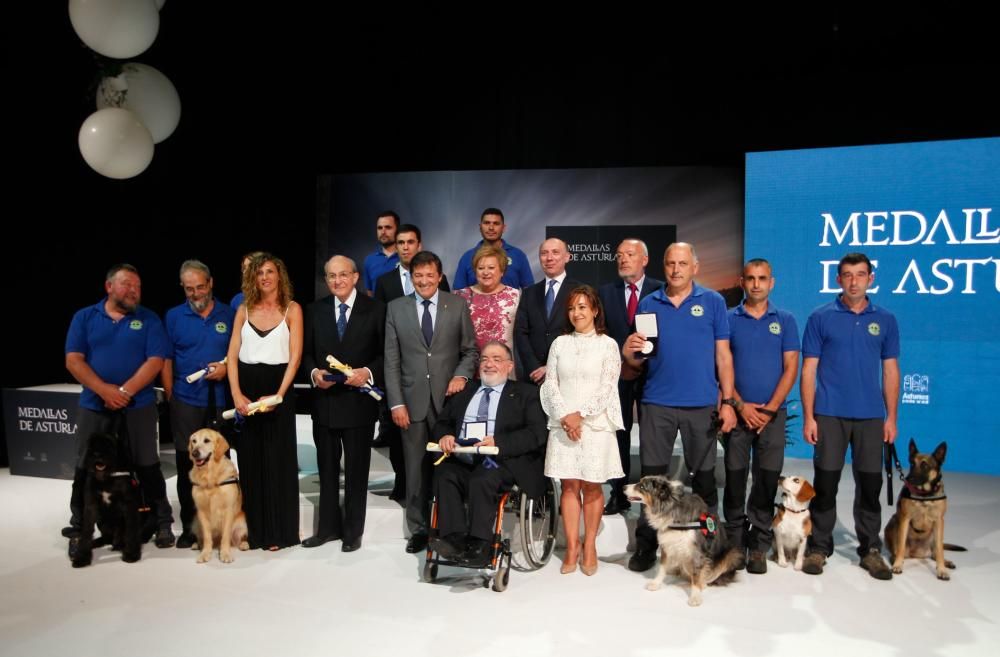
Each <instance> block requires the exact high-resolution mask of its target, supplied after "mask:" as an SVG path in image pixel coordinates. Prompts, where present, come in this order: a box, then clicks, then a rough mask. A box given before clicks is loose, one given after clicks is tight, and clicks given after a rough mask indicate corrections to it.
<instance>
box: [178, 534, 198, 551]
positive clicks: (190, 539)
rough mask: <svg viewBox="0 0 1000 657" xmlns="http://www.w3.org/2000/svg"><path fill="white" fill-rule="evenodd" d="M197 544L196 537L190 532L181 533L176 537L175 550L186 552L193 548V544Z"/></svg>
mask: <svg viewBox="0 0 1000 657" xmlns="http://www.w3.org/2000/svg"><path fill="white" fill-rule="evenodd" d="M197 542H198V537H197V536H195V535H194V534H192V533H191V532H190V531H185V532H181V535H180V536H178V537H177V549H179V550H187V549H189V548H192V547H194V545H195V543H197Z"/></svg>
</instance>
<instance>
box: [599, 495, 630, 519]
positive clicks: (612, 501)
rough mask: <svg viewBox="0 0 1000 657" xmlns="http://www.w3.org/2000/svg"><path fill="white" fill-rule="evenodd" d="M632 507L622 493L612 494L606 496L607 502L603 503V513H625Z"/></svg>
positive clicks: (607, 514)
mask: <svg viewBox="0 0 1000 657" xmlns="http://www.w3.org/2000/svg"><path fill="white" fill-rule="evenodd" d="M631 508H632V503H631V502H629V501H628V498H627V497H625V496H624V495H612V496H611V497H609V498H608V503H607V504H605V505H604V515H606V516H613V515H617V514H619V513H625V512H627V511H628V510H629V509H631Z"/></svg>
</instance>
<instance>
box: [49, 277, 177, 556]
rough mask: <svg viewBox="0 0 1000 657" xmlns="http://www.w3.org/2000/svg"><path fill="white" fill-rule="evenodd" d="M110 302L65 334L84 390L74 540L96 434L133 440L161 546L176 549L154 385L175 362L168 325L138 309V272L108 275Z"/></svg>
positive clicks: (86, 312)
mask: <svg viewBox="0 0 1000 657" xmlns="http://www.w3.org/2000/svg"><path fill="white" fill-rule="evenodd" d="M104 289H105V291H106V292H107V298H106V299H101V300H100V301H98V302H97V303H96V304H94V305H93V306H88V307H86V308H83V309H82V310H79V311H78V312H77V313H76V314H75V315H73V321H72V322H71V323H70V326H69V332H68V333H67V335H66V369H67V370H69V373H70V374H72V375H73V378H74V379H76V380H77V381H79V382H80V384H81V385H82V386H83V393H81V395H80V409H79V410H78V411H77V430H76V436H77V445H78V454H79V458H78V460H77V464H76V472H75V474H74V477H73V492H72V496H71V498H70V512H71V514H72V515H71V517H70V525H69V527H66V528H64V529H63V535H64V536H67V537H69V538H72V537H73V536H77V535H79V532H80V525H81V521H82V515H83V488H84V482H85V479H86V471H85V470H84V468H83V456H84V451H85V448H86V444H87V438H88V437H89V436H90V435H91V434H92V433H95V432H100V433H114V434H117V435H118V436H119V437H122V436H126V435H127V436H128V443H129V446H130V448H131V458H132V465H133V466H134V468H135V470H136V474H137V475H138V477H139V481H140V483H141V484H142V490H143V494H144V496H145V498H146V502H147V503H148V504H150V506H151V507H152V509H153V512H154V514H155V517H156V524H157V527H158V530H157V532H156V546H157V547H161V548H167V547H170V546H172V545H173V544H174V535H173V533H172V532H171V530H170V525H171V523H172V522H173V518H172V517H171V510H170V502H168V501H167V485H166V482H165V481H164V480H163V472H162V471H161V470H160V460H159V454H158V453H157V449H156V447H157V445H156V419H157V416H156V403H155V402H156V399H155V395H154V393H153V381H154V380H155V379H156V377H157V376H158V375H159V373H160V370H161V369H163V361H164V359H165V358H167V357H169V356H170V343H169V342H167V335H166V333H165V332H164V330H163V323H162V322H160V318H159V317H157V316H156V314H154V313H153V312H152V311H151V310H149V309H147V308H143V307H142V306H140V305H139V300H140V298H141V291H142V283H141V281H140V280H139V272H138V271H137V270H136V268H135V267H133V266H132V265H127V264H119V265H115V266H114V267H112V268H111V269H109V270H108V273H107V276H106V278H105V281H104Z"/></svg>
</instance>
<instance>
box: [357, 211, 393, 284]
mask: <svg viewBox="0 0 1000 657" xmlns="http://www.w3.org/2000/svg"><path fill="white" fill-rule="evenodd" d="M398 228H399V215H398V214H396V213H395V212H393V211H392V210H386V211H385V212H383V213H381V214H380V215H379V216H378V217H376V219H375V239H376V240H378V244H377V245H376V246H375V252H374V253H371V254H369V255H368V257H366V258H365V261H364V262H363V263H362V267H363V268H364V272H365V294H367V295H368V296H370V297H371V296H374V295H375V285H376V282H377V281H378V279H379V277H380V276H382V275H383V274H388V273H389V272H391V271H392V270H394V269H395V268H396V265H398V264H399V254H398V253H397V252H396V230H397V229H398Z"/></svg>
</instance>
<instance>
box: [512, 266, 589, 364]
mask: <svg viewBox="0 0 1000 657" xmlns="http://www.w3.org/2000/svg"><path fill="white" fill-rule="evenodd" d="M579 285H581V283H580V282H579V281H574V280H571V279H570V278H569V276H567V277H566V279H565V280H564V281H563V283H562V285H560V286H559V293H558V294H556V300H555V304H554V305H553V306H552V317H551V318H549V317H546V315H545V279H542V280H541V281H539V282H538V283H535V284H534V285H529V286H528V287H526V288H524V289H523V290H522V291H521V303H520V304H519V305H518V307H517V319H516V320H515V322H514V344H515V345H516V346H517V356H518V358H519V359H520V360H521V364H522V365H523V366H524V377H525V379H527V377H528V375H529V374H531V372H533V371H535V370H537V369H538V368H539V367H542V366H543V365H545V363H546V362H547V361H548V358H549V347H551V346H552V343H553V342H554V341H555V339H556V338H558V337H559V336H560V335H562V334H563V333H565V332H566V329H567V328H568V327H569V325H570V324H569V318H568V317H567V316H566V299H567V297H568V296H569V293H570V291H571V290H572V289H573V288H575V287H578V286H579Z"/></svg>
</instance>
